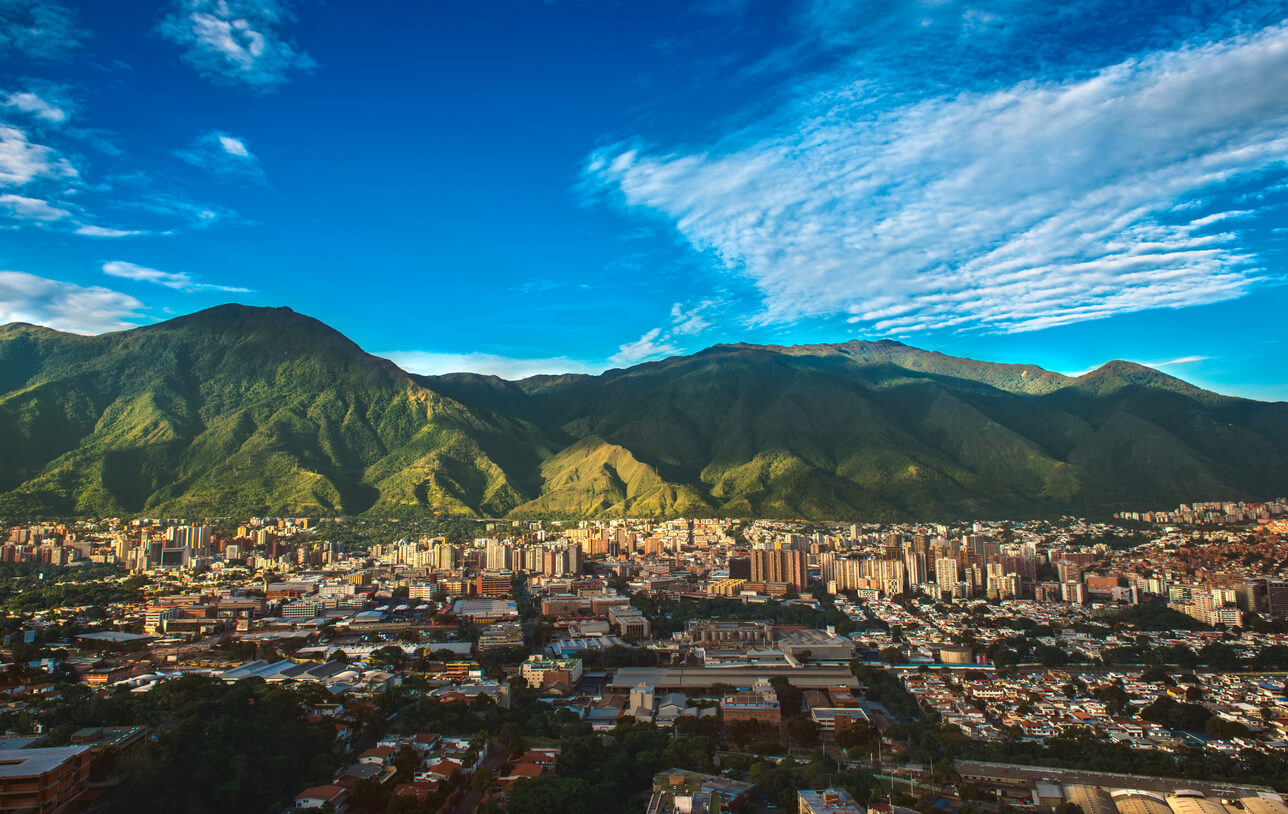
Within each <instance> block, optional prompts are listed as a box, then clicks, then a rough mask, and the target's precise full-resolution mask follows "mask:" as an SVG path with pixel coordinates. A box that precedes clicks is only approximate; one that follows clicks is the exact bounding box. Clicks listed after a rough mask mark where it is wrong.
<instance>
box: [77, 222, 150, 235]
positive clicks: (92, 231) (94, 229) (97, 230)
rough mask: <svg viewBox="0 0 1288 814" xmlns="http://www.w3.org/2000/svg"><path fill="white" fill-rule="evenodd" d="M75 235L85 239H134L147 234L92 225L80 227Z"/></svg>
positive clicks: (136, 230)
mask: <svg viewBox="0 0 1288 814" xmlns="http://www.w3.org/2000/svg"><path fill="white" fill-rule="evenodd" d="M76 234H78V235H83V236H85V237H107V238H115V237H136V236H138V235H146V234H149V233H148V232H144V231H140V230H138V229H110V228H108V227H106V226H94V225H93V224H82V225H81V226H80V227H78V228H77V229H76Z"/></svg>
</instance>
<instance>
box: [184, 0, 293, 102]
mask: <svg viewBox="0 0 1288 814" xmlns="http://www.w3.org/2000/svg"><path fill="white" fill-rule="evenodd" d="M293 19H294V16H293V15H292V13H291V11H290V9H289V8H288V6H287V3H286V2H284V0H175V2H174V3H173V5H172V6H171V9H170V12H169V13H168V14H167V15H166V17H165V19H164V20H163V21H162V22H161V25H160V27H159V29H158V30H159V31H160V33H161V35H162V36H163V37H165V38H166V39H168V40H170V41H171V42H173V43H175V44H176V45H178V46H180V47H181V48H183V49H184V52H183V59H184V61H185V62H187V63H188V64H189V65H191V66H192V67H193V68H194V69H196V71H197V72H198V73H199V74H201V76H202V77H204V78H205V79H207V80H209V81H210V82H213V83H215V84H218V85H231V86H237V87H244V88H247V89H249V90H251V91H254V92H256V93H270V92H272V91H275V90H277V89H278V88H279V87H281V86H282V85H283V84H285V83H286V82H287V81H288V80H289V79H290V78H291V76H292V75H294V74H296V73H307V72H308V71H311V70H313V68H314V67H316V63H315V62H314V61H313V58H312V57H310V56H309V55H308V53H307V52H305V51H303V50H301V49H300V48H299V47H298V46H297V45H296V44H295V43H294V42H292V41H291V40H290V39H289V38H287V37H286V36H285V35H284V34H283V31H282V29H283V28H284V27H285V26H286V25H287V24H289V23H290V22H291V21H292V20H293Z"/></svg>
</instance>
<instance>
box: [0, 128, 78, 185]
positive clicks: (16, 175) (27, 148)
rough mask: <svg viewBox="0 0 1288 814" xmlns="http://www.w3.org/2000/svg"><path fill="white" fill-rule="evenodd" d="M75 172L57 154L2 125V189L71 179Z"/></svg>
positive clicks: (0, 172) (17, 130) (0, 136)
mask: <svg viewBox="0 0 1288 814" xmlns="http://www.w3.org/2000/svg"><path fill="white" fill-rule="evenodd" d="M77 175H78V173H77V171H76V168H75V167H73V166H72V165H71V163H70V162H69V161H68V160H67V159H66V158H64V157H63V156H62V155H61V154H60V153H59V152H58V151H57V150H55V149H54V148H52V147H48V146H46V145H43V144H37V143H35V142H32V141H31V140H29V139H28V137H27V133H26V132H25V131H24V130H21V129H19V128H17V127H13V126H11V125H6V124H0V187H20V186H25V185H27V184H29V183H31V182H32V181H34V180H36V179H38V178H46V179H48V178H53V179H71V178H76V177H77Z"/></svg>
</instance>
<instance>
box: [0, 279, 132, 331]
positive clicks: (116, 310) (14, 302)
mask: <svg viewBox="0 0 1288 814" xmlns="http://www.w3.org/2000/svg"><path fill="white" fill-rule="evenodd" d="M143 309H144V305H143V303H142V302H140V301H139V300H137V299H135V298H134V297H131V296H130V295H128V294H122V293H121V292H119V291H113V290H111V289H110V288H103V287H101V286H79V285H74V284H72V283H65V282H62V281H60V280H50V279H48V278H46V277H37V276H36V275H34V274H27V273H26V272H22V271H0V324H2V323H8V322H30V323H33V324H36V325H46V326H48V327H50V328H56V329H58V330H60V331H71V332H73V333H83V334H92V333H102V332H103V331H119V330H124V329H126V328H132V327H135V325H134V323H135V321H137V320H139V319H142V315H141V313H140V312H141V311H142V310H143Z"/></svg>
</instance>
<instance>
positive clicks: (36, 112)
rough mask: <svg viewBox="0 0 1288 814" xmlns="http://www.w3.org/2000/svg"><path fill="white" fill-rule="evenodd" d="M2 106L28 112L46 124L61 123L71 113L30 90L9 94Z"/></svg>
mask: <svg viewBox="0 0 1288 814" xmlns="http://www.w3.org/2000/svg"><path fill="white" fill-rule="evenodd" d="M4 106H5V107H8V108H13V109H14V110H19V111H21V112H23V113H27V114H30V115H31V116H34V117H36V118H37V119H40V120H41V121H44V122H46V123H48V124H63V123H64V122H66V121H67V119H68V118H69V117H70V115H71V114H69V113H68V112H67V110H66V109H65V108H63V107H61V106H60V105H59V104H57V103H55V102H53V101H51V100H49V99H46V98H44V97H42V96H40V95H39V94H36V93H33V92H31V91H22V92H19V93H11V94H9V95H8V96H7V97H6V98H5V102H4Z"/></svg>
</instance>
